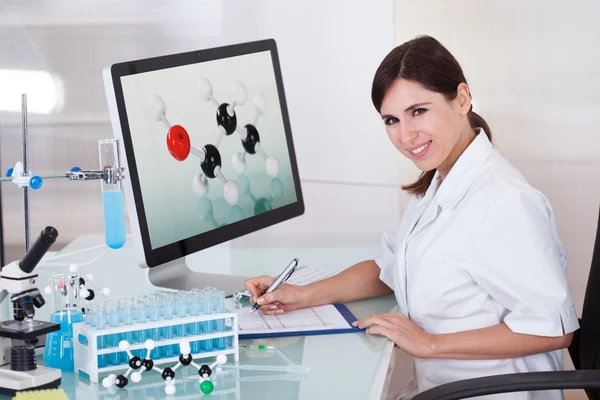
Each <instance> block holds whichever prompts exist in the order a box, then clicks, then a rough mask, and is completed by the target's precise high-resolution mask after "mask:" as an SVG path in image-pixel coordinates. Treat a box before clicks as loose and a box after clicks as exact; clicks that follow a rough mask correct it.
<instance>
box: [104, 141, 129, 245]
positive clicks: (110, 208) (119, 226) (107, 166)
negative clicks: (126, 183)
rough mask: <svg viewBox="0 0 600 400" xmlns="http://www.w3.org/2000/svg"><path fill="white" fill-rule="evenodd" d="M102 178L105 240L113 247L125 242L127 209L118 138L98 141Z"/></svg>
mask: <svg viewBox="0 0 600 400" xmlns="http://www.w3.org/2000/svg"><path fill="white" fill-rule="evenodd" d="M98 150H99V152H100V169H101V170H102V172H103V173H104V179H102V209H103V212H104V241H105V243H106V245H107V246H108V247H110V248H111V249H119V248H121V247H123V245H124V244H125V210H124V206H123V189H122V188H121V180H120V176H121V164H120V162H119V142H118V140H117V139H106V140H99V141H98Z"/></svg>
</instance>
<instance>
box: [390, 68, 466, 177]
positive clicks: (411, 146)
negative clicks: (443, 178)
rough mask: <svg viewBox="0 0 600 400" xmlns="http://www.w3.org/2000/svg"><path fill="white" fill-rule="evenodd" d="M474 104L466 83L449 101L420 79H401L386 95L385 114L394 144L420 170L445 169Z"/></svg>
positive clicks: (462, 133) (463, 132)
mask: <svg viewBox="0 0 600 400" xmlns="http://www.w3.org/2000/svg"><path fill="white" fill-rule="evenodd" d="M461 88H462V89H461ZM466 103H468V104H466ZM470 106H471V105H470V98H469V96H468V88H467V86H466V85H465V84H461V85H460V86H458V96H457V97H456V99H454V100H452V101H448V100H446V98H445V97H444V96H443V95H442V94H440V93H437V92H432V91H430V90H427V89H425V88H424V87H423V86H421V85H420V84H419V83H417V82H414V81H408V80H406V79H397V80H396V81H395V82H394V83H393V84H392V85H391V86H390V88H389V90H388V91H387V93H386V94H385V96H384V98H383V102H382V104H381V117H382V119H383V121H384V123H385V126H386V130H387V133H388V136H389V138H390V140H391V141H392V143H393V144H394V146H396V148H397V149H398V150H399V151H400V152H401V153H402V154H404V156H406V157H408V158H409V159H410V160H412V161H413V162H414V163H415V165H416V166H417V167H418V168H419V169H420V170H422V171H429V170H432V169H440V167H442V168H441V169H443V167H444V164H445V161H446V160H447V159H449V158H450V157H449V156H450V155H451V154H453V150H454V149H455V148H457V147H458V146H457V145H458V144H459V142H460V139H461V135H464V134H465V129H464V124H465V120H466V114H467V112H468V111H469V108H470ZM467 123H468V120H467ZM463 150H464V149H463ZM459 155H460V154H459ZM456 158H458V156H456ZM454 161H455V160H454ZM454 161H452V164H453V163H454ZM450 167H451V166H449V167H448V169H449V168H450Z"/></svg>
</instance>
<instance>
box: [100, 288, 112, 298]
mask: <svg viewBox="0 0 600 400" xmlns="http://www.w3.org/2000/svg"><path fill="white" fill-rule="evenodd" d="M110 293H111V290H110V288H107V287H105V288H104V289H102V294H103V295H105V296H106V297H108V296H110Z"/></svg>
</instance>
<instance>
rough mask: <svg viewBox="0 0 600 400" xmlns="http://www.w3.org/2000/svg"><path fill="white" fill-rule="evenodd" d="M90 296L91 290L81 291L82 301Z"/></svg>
mask: <svg viewBox="0 0 600 400" xmlns="http://www.w3.org/2000/svg"><path fill="white" fill-rule="evenodd" d="M89 295H90V291H89V290H87V289H82V290H80V291H79V296H80V297H81V298H82V299H85V298H86V297H88V296H89Z"/></svg>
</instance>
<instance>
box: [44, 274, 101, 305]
mask: <svg viewBox="0 0 600 400" xmlns="http://www.w3.org/2000/svg"><path fill="white" fill-rule="evenodd" d="M69 272H70V273H71V274H73V276H75V275H77V274H78V272H79V268H78V267H77V265H76V264H71V265H70V266H69ZM93 280H94V275H92V274H86V275H85V279H84V278H83V277H82V276H79V282H78V286H79V297H80V298H82V299H85V300H87V301H92V300H94V299H95V298H96V294H97V293H102V294H103V295H104V297H108V296H110V294H111V290H110V288H108V287H105V288H102V289H99V288H97V287H96V286H94V285H93V284H92V283H91V282H92V281H93ZM66 285H67V283H66V282H59V283H58V287H56V288H55V289H58V292H59V293H63V295H64V296H66V295H67V288H66ZM44 292H45V293H46V294H47V295H50V294H51V293H52V288H51V287H50V286H46V287H45V288H44ZM82 312H83V313H84V314H85V307H83V308H82Z"/></svg>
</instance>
